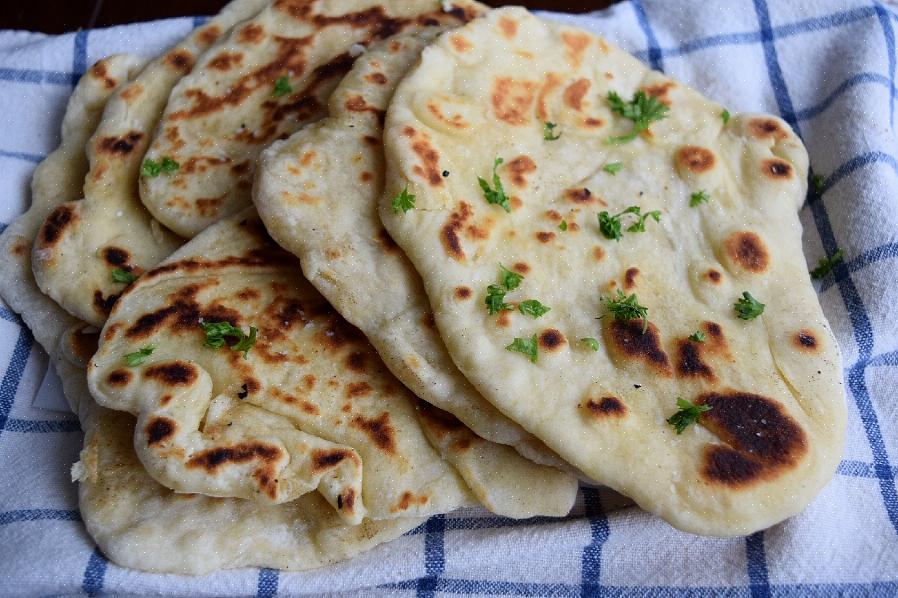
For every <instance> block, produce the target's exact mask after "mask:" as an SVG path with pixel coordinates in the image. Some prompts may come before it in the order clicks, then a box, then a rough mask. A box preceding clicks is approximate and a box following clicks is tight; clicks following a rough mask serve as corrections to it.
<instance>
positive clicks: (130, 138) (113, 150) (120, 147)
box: [97, 131, 143, 156]
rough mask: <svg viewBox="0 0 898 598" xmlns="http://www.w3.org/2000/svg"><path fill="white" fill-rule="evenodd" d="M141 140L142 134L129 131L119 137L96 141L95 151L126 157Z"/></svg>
mask: <svg viewBox="0 0 898 598" xmlns="http://www.w3.org/2000/svg"><path fill="white" fill-rule="evenodd" d="M141 139H143V133H141V132H140V131H131V132H130V133H128V134H127V135H122V136H121V137H103V138H101V139H100V140H99V141H97V151H98V152H99V153H101V154H111V155H113V156H127V155H128V154H130V153H131V152H132V151H134V148H136V147H137V144H138V143H140V141H141Z"/></svg>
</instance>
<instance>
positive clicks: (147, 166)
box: [140, 158, 162, 177]
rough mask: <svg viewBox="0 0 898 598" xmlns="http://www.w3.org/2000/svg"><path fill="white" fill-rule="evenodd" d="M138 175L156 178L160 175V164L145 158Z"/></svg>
mask: <svg viewBox="0 0 898 598" xmlns="http://www.w3.org/2000/svg"><path fill="white" fill-rule="evenodd" d="M140 174H141V176H145V177H157V176H159V175H160V174H162V164H160V163H159V162H156V161H155V160H151V159H150V158H147V159H146V160H144V161H143V164H141V166H140Z"/></svg>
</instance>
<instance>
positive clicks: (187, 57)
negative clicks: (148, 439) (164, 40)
mask: <svg viewBox="0 0 898 598" xmlns="http://www.w3.org/2000/svg"><path fill="white" fill-rule="evenodd" d="M165 63H166V64H167V65H169V66H170V67H172V68H174V69H175V70H177V71H181V72H182V73H184V74H187V73H188V72H190V69H192V68H193V54H191V53H190V52H188V51H187V50H175V51H174V52H169V54H168V55H167V56H166V57H165Z"/></svg>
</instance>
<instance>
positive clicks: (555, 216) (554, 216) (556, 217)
mask: <svg viewBox="0 0 898 598" xmlns="http://www.w3.org/2000/svg"><path fill="white" fill-rule="evenodd" d="M545 217H546V218H548V219H549V220H551V221H552V222H561V214H559V213H558V212H556V211H555V210H546V212H545Z"/></svg>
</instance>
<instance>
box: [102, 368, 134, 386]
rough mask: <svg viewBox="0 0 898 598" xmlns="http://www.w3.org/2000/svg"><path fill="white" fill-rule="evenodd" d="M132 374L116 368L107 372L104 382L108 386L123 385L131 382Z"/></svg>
mask: <svg viewBox="0 0 898 598" xmlns="http://www.w3.org/2000/svg"><path fill="white" fill-rule="evenodd" d="M131 377H132V374H131V372H129V371H128V370H123V369H117V370H113V371H111V372H109V375H108V376H107V377H106V382H107V383H109V386H125V385H127V384H128V383H129V382H131Z"/></svg>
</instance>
